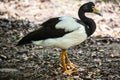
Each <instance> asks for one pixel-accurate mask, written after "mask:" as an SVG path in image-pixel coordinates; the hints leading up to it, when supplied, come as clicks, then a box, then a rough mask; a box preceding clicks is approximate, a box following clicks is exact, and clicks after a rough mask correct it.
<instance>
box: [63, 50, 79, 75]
mask: <svg viewBox="0 0 120 80" xmlns="http://www.w3.org/2000/svg"><path fill="white" fill-rule="evenodd" d="M61 61H62V66H63V70H64V73H65V74H66V75H71V74H72V73H73V72H76V71H77V69H76V67H77V66H76V65H74V64H73V63H71V62H70V60H69V59H68V57H67V53H66V50H63V51H62V53H61ZM66 62H67V64H66ZM68 66H69V67H70V69H67V67H68Z"/></svg>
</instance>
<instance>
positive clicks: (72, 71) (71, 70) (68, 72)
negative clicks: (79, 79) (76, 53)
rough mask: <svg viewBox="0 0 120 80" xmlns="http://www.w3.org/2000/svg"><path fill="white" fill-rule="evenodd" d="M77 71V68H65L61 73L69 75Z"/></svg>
mask: <svg viewBox="0 0 120 80" xmlns="http://www.w3.org/2000/svg"><path fill="white" fill-rule="evenodd" d="M77 71H78V69H77V68H74V69H69V70H66V71H65V72H64V73H63V74H65V75H71V74H72V73H74V72H77Z"/></svg>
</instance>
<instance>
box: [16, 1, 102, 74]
mask: <svg viewBox="0 0 120 80" xmlns="http://www.w3.org/2000/svg"><path fill="white" fill-rule="evenodd" d="M85 13H95V14H97V15H100V16H102V14H101V13H100V11H99V9H98V8H96V6H95V3H93V2H87V3H84V4H83V5H81V6H80V8H79V10H78V16H79V18H80V19H77V18H74V17H70V16H61V17H53V18H50V19H48V20H46V21H45V22H43V23H42V24H40V28H38V29H37V30H34V31H32V32H30V33H28V34H27V35H26V36H24V37H23V38H22V39H21V40H19V42H18V44H17V46H20V45H25V44H29V43H33V44H35V45H40V46H44V47H47V46H50V47H57V48H60V49H61V53H60V57H61V65H62V68H63V73H65V74H66V75H71V74H72V73H74V72H77V71H78V66H77V65H76V64H74V63H72V62H71V61H70V60H69V58H68V55H67V49H69V48H70V47H72V46H76V45H79V44H80V43H82V42H83V41H85V40H86V39H87V38H88V37H89V36H91V35H92V34H93V33H94V32H95V30H96V23H95V22H94V20H93V19H92V18H88V17H86V15H85Z"/></svg>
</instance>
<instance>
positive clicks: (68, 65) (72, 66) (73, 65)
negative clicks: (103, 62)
mask: <svg viewBox="0 0 120 80" xmlns="http://www.w3.org/2000/svg"><path fill="white" fill-rule="evenodd" d="M66 65H67V67H70V68H71V69H74V68H78V67H79V66H77V65H75V64H73V63H72V62H68V63H67V64H66Z"/></svg>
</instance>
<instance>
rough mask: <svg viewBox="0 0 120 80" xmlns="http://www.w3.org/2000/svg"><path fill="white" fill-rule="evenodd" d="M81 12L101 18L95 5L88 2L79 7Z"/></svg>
mask: <svg viewBox="0 0 120 80" xmlns="http://www.w3.org/2000/svg"><path fill="white" fill-rule="evenodd" d="M80 9H81V10H82V11H84V12H91V13H95V14H98V15H100V16H102V14H101V13H100V11H99V10H98V9H97V8H96V7H95V4H94V3H93V2H88V3H85V4H84V5H82V6H81V8H80Z"/></svg>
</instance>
